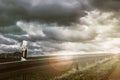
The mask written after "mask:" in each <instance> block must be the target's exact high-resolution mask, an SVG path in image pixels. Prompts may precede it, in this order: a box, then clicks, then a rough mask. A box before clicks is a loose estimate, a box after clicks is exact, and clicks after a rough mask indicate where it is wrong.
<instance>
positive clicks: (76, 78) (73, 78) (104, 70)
mask: <svg viewBox="0 0 120 80" xmlns="http://www.w3.org/2000/svg"><path fill="white" fill-rule="evenodd" d="M117 61H118V59H117V58H116V57H115V58H114V57H113V58H110V59H106V60H105V59H104V60H103V61H98V62H97V63H96V64H93V66H91V67H89V65H88V68H86V69H84V70H77V71H73V72H67V73H65V74H63V75H61V76H59V77H55V78H54V79H51V80H107V78H108V76H109V75H110V73H111V72H112V71H113V69H114V68H115V66H116V63H117Z"/></svg>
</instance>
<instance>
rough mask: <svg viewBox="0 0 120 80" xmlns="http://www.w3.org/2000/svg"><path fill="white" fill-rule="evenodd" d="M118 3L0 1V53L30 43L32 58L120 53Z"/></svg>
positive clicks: (112, 0)
mask: <svg viewBox="0 0 120 80" xmlns="http://www.w3.org/2000/svg"><path fill="white" fill-rule="evenodd" d="M119 4H120V1H119V0H0V51H5V52H6V51H8V52H9V51H15V49H19V48H20V43H21V42H22V40H27V41H29V42H30V46H29V54H30V55H34V54H37V55H38V54H50V53H51V54H52V53H57V54H59V53H60V54H61V53H62V54H63V53H68V54H69V53H81V52H85V53H86V52H108V51H109V52H119V51H120V38H119V37H120V33H119V32H120V28H119V25H120V22H119V21H120V14H119V13H120V11H119V8H120V6H119ZM75 22H78V23H75ZM48 23H49V24H48ZM57 23H60V24H62V25H59V24H57ZM64 24H69V25H64ZM1 25H5V26H1ZM7 25H8V26H7Z"/></svg>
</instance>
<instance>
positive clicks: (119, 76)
mask: <svg viewBox="0 0 120 80" xmlns="http://www.w3.org/2000/svg"><path fill="white" fill-rule="evenodd" d="M119 60H120V59H119ZM108 80H120V61H118V63H117V65H116V68H115V69H114V70H113V72H112V73H111V74H110V76H109V77H108Z"/></svg>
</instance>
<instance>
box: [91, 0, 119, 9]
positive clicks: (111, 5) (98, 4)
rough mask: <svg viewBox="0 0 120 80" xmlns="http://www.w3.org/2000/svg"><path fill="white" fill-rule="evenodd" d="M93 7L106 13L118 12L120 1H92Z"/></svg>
mask: <svg viewBox="0 0 120 80" xmlns="http://www.w3.org/2000/svg"><path fill="white" fill-rule="evenodd" d="M91 5H92V6H94V7H95V8H98V9H101V10H104V11H118V10H119V9H120V0H91Z"/></svg>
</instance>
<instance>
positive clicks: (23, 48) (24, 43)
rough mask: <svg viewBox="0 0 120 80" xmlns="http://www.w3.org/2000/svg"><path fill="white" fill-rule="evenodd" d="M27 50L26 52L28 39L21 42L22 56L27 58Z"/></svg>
mask: <svg viewBox="0 0 120 80" xmlns="http://www.w3.org/2000/svg"><path fill="white" fill-rule="evenodd" d="M27 52H28V41H25V40H23V43H22V57H23V58H27Z"/></svg>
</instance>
